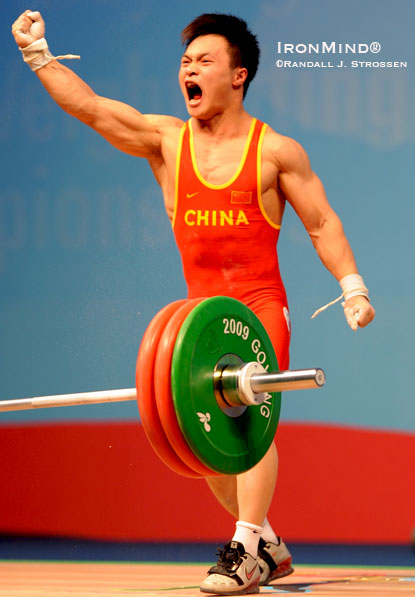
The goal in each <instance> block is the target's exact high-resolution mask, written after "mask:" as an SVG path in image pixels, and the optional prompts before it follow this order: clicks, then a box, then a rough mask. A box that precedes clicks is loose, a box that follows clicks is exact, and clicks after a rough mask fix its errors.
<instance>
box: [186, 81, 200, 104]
mask: <svg viewBox="0 0 415 597" xmlns="http://www.w3.org/2000/svg"><path fill="white" fill-rule="evenodd" d="M186 89H187V95H188V98H189V102H190V104H191V105H193V104H196V103H197V102H199V101H200V100H201V99H202V90H201V89H200V87H199V85H197V84H196V83H192V82H188V83H186Z"/></svg>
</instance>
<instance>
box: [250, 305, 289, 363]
mask: <svg viewBox="0 0 415 597" xmlns="http://www.w3.org/2000/svg"><path fill="white" fill-rule="evenodd" d="M253 311H254V312H255V314H256V315H257V317H258V318H259V319H260V320H261V323H262V324H263V326H264V327H265V329H266V330H267V332H268V336H269V337H270V339H271V342H272V345H273V347H274V350H275V354H276V355H277V359H278V367H279V368H280V370H285V369H288V367H289V361H290V352H289V349H290V337H291V325H290V316H289V313H288V309H287V307H286V306H285V305H282V304H280V303H277V302H274V301H273V302H268V303H266V304H264V305H262V306H256V307H255V308H254V309H253Z"/></svg>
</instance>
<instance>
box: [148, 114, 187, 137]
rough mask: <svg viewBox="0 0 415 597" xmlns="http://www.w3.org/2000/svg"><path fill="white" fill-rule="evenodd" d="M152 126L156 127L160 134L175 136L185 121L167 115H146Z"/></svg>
mask: <svg viewBox="0 0 415 597" xmlns="http://www.w3.org/2000/svg"><path fill="white" fill-rule="evenodd" d="M144 117H145V118H146V120H147V122H148V123H149V125H150V126H152V127H154V128H155V129H156V130H157V131H158V132H159V133H160V134H165V135H169V134H175V132H177V131H180V129H181V128H182V126H183V120H181V119H180V118H176V117H175V116H167V115H165V114H144Z"/></svg>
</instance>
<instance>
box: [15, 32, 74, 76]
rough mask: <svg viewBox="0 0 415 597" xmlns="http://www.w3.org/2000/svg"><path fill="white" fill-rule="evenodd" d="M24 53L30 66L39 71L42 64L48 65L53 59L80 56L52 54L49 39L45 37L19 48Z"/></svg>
mask: <svg viewBox="0 0 415 597" xmlns="http://www.w3.org/2000/svg"><path fill="white" fill-rule="evenodd" d="M19 50H20V51H21V53H22V55H23V60H24V61H25V62H26V63H27V64H28V65H29V66H30V68H31V69H32V71H37V70H39V69H40V68H42V66H46V65H47V64H49V62H52V60H63V59H72V58H80V56H76V55H74V54H65V55H64V56H52V54H51V53H50V51H49V48H48V44H47V41H46V39H45V38H44V37H42V38H41V39H37V40H36V41H34V42H33V43H31V44H30V45H28V46H26V47H25V48H19Z"/></svg>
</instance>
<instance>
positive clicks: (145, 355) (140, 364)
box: [136, 299, 202, 478]
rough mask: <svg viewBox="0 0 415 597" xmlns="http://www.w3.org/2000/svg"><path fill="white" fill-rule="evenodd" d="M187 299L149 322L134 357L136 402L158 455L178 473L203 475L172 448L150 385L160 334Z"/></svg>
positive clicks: (167, 307)
mask: <svg viewBox="0 0 415 597" xmlns="http://www.w3.org/2000/svg"><path fill="white" fill-rule="evenodd" d="M187 302H188V301H187V300H186V299H183V300H180V301H175V302H174V303H171V304H169V305H166V307H164V308H163V309H161V311H159V312H158V313H157V315H155V316H154V317H153V319H152V320H151V322H150V324H149V325H148V327H147V329H146V331H145V333H144V336H143V339H142V341H141V345H140V349H139V352H138V357H137V367H136V388H137V402H138V408H139V411H140V416H141V422H142V424H143V428H144V431H145V434H146V436H147V439H148V441H149V442H150V444H151V446H152V448H153V450H154V451H155V452H156V454H157V455H158V456H159V458H160V459H161V460H162V461H163V462H164V463H165V464H166V465H167V466H168V467H169V468H171V469H172V470H174V471H175V472H176V473H179V475H183V476H185V477H197V478H200V477H201V476H202V475H200V474H199V473H197V472H196V471H194V470H193V469H192V468H190V467H188V466H187V465H186V464H185V463H184V462H183V461H182V460H181V459H180V458H179V456H178V455H177V454H176V452H175V451H174V450H173V448H172V447H171V445H170V443H169V441H168V439H167V437H166V434H165V432H164V429H163V426H162V424H161V421H160V417H159V414H158V410H157V404H156V397H155V392H154V384H153V379H154V367H155V358H156V353H157V347H158V344H159V341H160V337H161V335H162V333H163V331H164V328H165V327H166V324H167V323H168V321H169V319H170V317H171V316H172V315H173V314H174V313H175V312H176V311H177V309H179V308H180V307H181V306H182V305H184V304H186V303H187Z"/></svg>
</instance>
